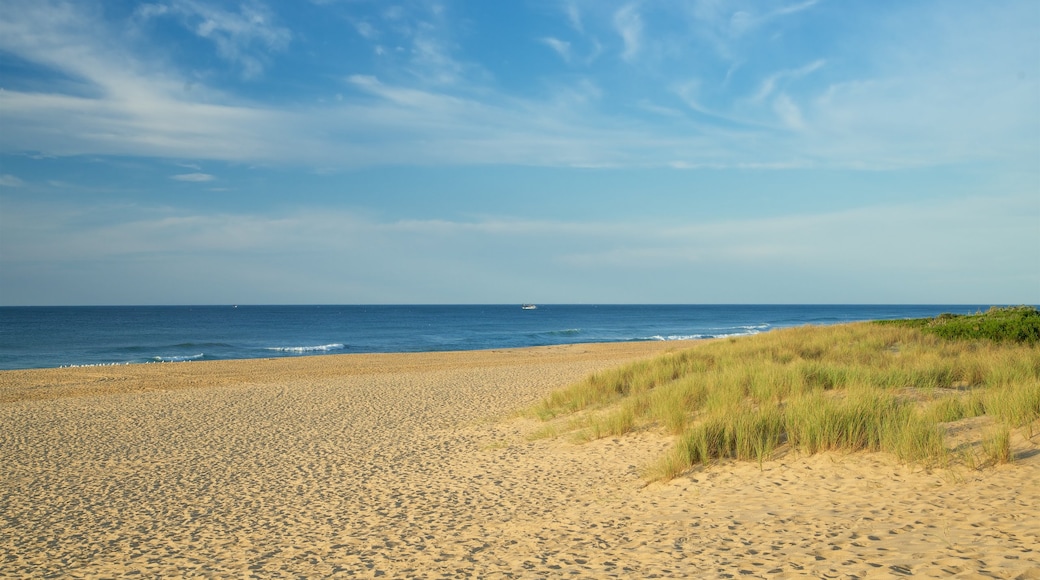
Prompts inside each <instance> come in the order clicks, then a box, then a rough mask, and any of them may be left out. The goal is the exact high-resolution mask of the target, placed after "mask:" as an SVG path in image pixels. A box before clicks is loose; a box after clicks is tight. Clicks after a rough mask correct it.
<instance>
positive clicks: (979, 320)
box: [878, 306, 1040, 344]
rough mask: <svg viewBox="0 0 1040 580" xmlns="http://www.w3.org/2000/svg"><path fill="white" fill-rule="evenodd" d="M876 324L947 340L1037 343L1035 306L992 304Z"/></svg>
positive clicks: (1039, 318)
mask: <svg viewBox="0 0 1040 580" xmlns="http://www.w3.org/2000/svg"><path fill="white" fill-rule="evenodd" d="M878 324H888V325H893V326H905V327H909V328H919V329H921V330H923V331H925V332H928V333H931V334H934V335H936V336H941V337H943V338H948V339H951V340H983V339H985V340H995V341H998V342H1004V341H1007V342H1022V343H1027V344H1038V343H1040V311H1037V309H1036V307H1035V306H1008V307H1003V308H1001V307H997V306H994V307H992V308H990V309H989V310H988V311H986V312H980V313H977V314H969V315H963V314H940V315H939V316H937V317H935V318H914V319H910V320H880V321H878Z"/></svg>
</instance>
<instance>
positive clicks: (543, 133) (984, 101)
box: [0, 0, 1038, 168]
mask: <svg viewBox="0 0 1040 580" xmlns="http://www.w3.org/2000/svg"><path fill="white" fill-rule="evenodd" d="M7 6H9V7H10V8H11V9H10V10H7V11H6V12H7V14H6V17H5V18H4V19H2V20H0V49H2V50H4V51H5V52H6V53H9V54H12V55H15V56H17V57H18V58H20V59H23V60H25V61H27V62H31V63H34V64H37V65H39V66H41V67H43V68H45V69H47V70H50V71H56V72H58V73H60V76H62V77H64V78H71V79H76V80H77V82H78V83H79V85H77V86H78V87H79V89H77V90H75V91H72V90H67V85H55V86H52V87H47V86H41V85H34V88H33V89H28V88H24V87H21V88H20V87H5V90H4V91H3V92H0V108H2V109H3V110H4V113H5V119H4V120H5V127H4V132H3V134H2V135H0V147H2V148H3V150H5V151H26V150H30V151H41V152H44V153H47V154H57V155H79V154H117V155H140V156H157V157H166V158H177V159H222V160H232V161H247V162H257V163H288V164H301V165H307V166H311V167H318V168H328V167H358V166H366V165H385V164H402V163H403V164H420V165H425V164H434V163H438V164H456V165H467V164H523V165H558V166H581V167H605V166H606V167H617V166H630V167H632V166H635V167H646V166H683V167H752V166H755V167H792V166H806V165H810V164H813V165H816V166H829V167H872V168H886V167H902V166H919V165H928V164H942V163H948V162H951V161H960V160H964V159H972V158H975V159H978V158H987V159H989V158H1003V157H1006V156H1008V155H1011V156H1012V157H1013V158H1016V159H1018V158H1024V157H1027V156H1028V155H1031V154H1034V153H1035V151H1036V146H1035V137H1034V136H1032V135H1031V134H1030V131H1034V130H1035V127H1036V125H1037V120H1036V116H1037V113H1036V107H1035V102H1036V95H1037V92H1038V91H1037V86H1038V83H1037V80H1036V79H1035V78H1034V77H1032V76H1029V74H1027V73H1028V71H1029V70H1032V69H1031V68H1030V67H1031V66H1032V64H1031V63H1029V62H1025V61H1023V62H1017V61H1016V60H1015V56H1014V55H1017V54H1019V53H1020V51H1018V52H1016V50H1018V49H1016V48H1014V47H1015V46H1017V44H1016V43H1017V41H1016V40H1014V39H1023V38H1028V37H1029V34H1030V30H1031V29H1029V26H1028V19H1022V18H1016V17H1015V16H1014V14H1009V15H1002V14H996V13H993V12H992V11H990V12H986V11H982V9H978V10H977V12H978V14H975V13H973V14H971V15H969V16H972V15H974V16H978V18H967V17H965V18H962V19H960V20H958V21H957V22H958V23H960V24H954V25H949V26H946V25H944V26H938V25H936V26H935V27H933V28H934V30H931V31H929V34H928V35H927V38H917V37H916V36H915V32H914V30H912V27H911V26H910V25H909V24H907V25H905V26H902V25H899V24H898V23H896V24H892V23H891V22H890V21H888V20H885V21H884V22H880V23H878V22H872V23H871V25H872V26H874V28H872V29H871V30H873V31H874V33H875V34H877V35H878V38H877V39H876V41H875V42H874V43H869V42H866V41H865V42H864V43H863V45H862V47H861V48H857V51H858V52H857V53H856V54H855V55H848V54H830V53H827V52H826V51H823V52H819V53H816V54H812V53H809V54H802V53H798V54H796V55H794V56H789V57H787V58H786V59H783V58H780V57H779V56H778V57H777V58H775V59H771V60H769V62H768V63H763V62H760V60H761V59H760V58H759V57H758V56H756V55H758V54H760V49H761V47H762V46H768V45H770V43H773V42H775V41H774V40H771V36H770V34H772V29H770V28H769V26H770V22H774V21H775V22H781V21H785V22H786V21H787V19H795V18H801V17H809V16H811V15H812V14H813V10H812V8H813V7H814V6H815V4H814V3H812V2H802V3H796V4H790V5H787V6H786V7H784V8H781V9H777V10H775V11H774V12H771V13H768V14H765V15H764V16H761V17H758V20H756V22H758V24H757V26H758V27H759V29H760V30H761V31H762V33H761V34H760V35H759V36H754V38H753V39H750V38H747V37H743V39H736V40H734V39H733V38H729V37H727V38H726V39H724V40H725V42H727V43H728V45H727V50H728V51H730V52H729V53H728V54H726V55H723V56H720V55H719V54H713V53H712V52H711V51H710V50H709V51H705V50H701V49H702V48H703V47H704V44H703V43H705V42H709V43H710V42H714V40H712V39H707V40H706V39H705V37H706V36H711V35H715V36H716V37H718V38H723V37H724V36H725V33H724V32H720V31H719V30H716V29H714V28H712V27H711V26H707V27H705V26H701V25H700V24H698V26H699V27H695V30H694V32H690V30H689V29H688V28H687V27H686V26H685V24H686V23H687V22H686V21H683V20H682V19H681V18H679V17H678V16H677V15H679V14H680V13H683V11H684V10H686V9H679V8H676V7H674V6H673V5H670V4H656V3H652V2H646V3H639V4H634V3H626V4H623V5H620V7H618V6H619V5H618V4H614V5H612V6H606V7H600V5H599V4H590V5H585V4H582V5H581V8H582V10H587V12H581V11H579V9H578V6H579V4H578V3H569V4H566V5H565V11H564V12H563V13H561V14H558V18H559V19H560V20H561V22H562V23H563V24H564V25H566V26H569V27H570V29H574V30H576V31H577V32H578V33H579V35H580V36H579V37H578V38H577V39H570V40H568V39H566V38H564V37H561V36H542V37H537V36H532V38H541V39H542V40H541V42H542V43H543V44H545V45H546V46H547V47H549V48H550V49H551V50H554V51H555V52H556V53H557V54H559V55H560V56H561V58H564V59H570V61H571V63H572V66H573V67H574V68H579V67H581V66H582V65H585V64H588V59H585V58H583V50H585V49H587V48H589V46H592V47H593V48H595V44H594V41H595V38H596V36H597V35H600V36H601V37H603V38H607V37H609V36H610V35H617V36H619V37H620V38H621V40H622V44H623V50H622V52H621V55H622V59H623V61H622V62H621V63H616V62H607V61H605V60H603V59H601V60H599V61H598V62H597V63H596V69H597V72H598V69H607V70H606V74H602V75H600V76H598V77H594V76H593V75H592V74H585V71H580V73H579V74H574V71H573V70H570V71H567V74H565V75H556V76H552V75H545V76H538V77H534V76H532V77H530V78H526V79H522V80H521V81H520V82H519V84H523V85H524V87H525V88H524V90H523V91H509V90H507V89H505V88H503V84H502V83H501V82H500V81H499V80H498V79H497V78H496V75H495V72H496V71H494V70H489V69H488V68H486V67H487V66H488V65H487V63H484V62H482V61H480V59H479V55H475V54H473V53H467V52H466V51H465V50H464V47H463V46H462V44H461V42H460V40H459V39H460V37H461V33H459V32H458V31H457V30H456V28H457V25H456V24H453V19H452V16H453V14H452V12H451V10H452V7H451V6H447V7H446V8H444V9H443V10H441V11H437V10H433V9H431V8H429V7H427V6H425V5H421V6H419V5H408V6H396V7H391V8H387V9H385V10H381V11H378V12H373V13H372V14H371V15H370V16H368V17H367V18H371V19H372V25H373V26H374V27H377V28H378V29H379V34H380V38H379V39H377V40H378V42H379V43H385V45H386V46H394V45H397V46H400V47H401V48H402V50H401V51H397V50H396V49H395V50H393V51H391V52H392V54H387V55H385V57H379V58H378V59H376V64H375V65H374V66H373V67H372V68H371V70H364V71H362V70H359V69H358V68H356V67H352V66H350V63H349V62H348V63H346V64H345V65H344V67H343V68H344V70H345V71H346V72H344V73H343V74H340V75H338V76H335V78H340V79H344V84H343V85H342V86H338V87H334V88H333V89H332V90H330V91H329V92H328V93H327V94H326V95H323V96H324V97H327V98H324V99H316V98H313V96H314V95H309V94H308V95H303V96H300V97H298V98H297V99H296V100H282V101H280V102H271V103H270V104H268V103H265V102H263V101H262V100H260V99H255V98H252V97H251V96H238V95H236V94H235V93H233V92H231V91H232V89H229V88H225V89H218V88H217V87H216V85H214V84H207V82H206V77H205V76H201V77H200V76H197V75H196V74H195V71H194V70H191V69H188V68H185V67H176V66H174V65H173V64H171V63H170V62H169V61H167V60H164V59H162V58H153V57H154V55H155V52H154V51H139V50H134V48H135V46H136V45H135V44H134V43H135V42H137V41H139V40H140V39H135V38H130V37H128V36H126V35H125V34H123V33H121V32H120V27H119V26H118V25H117V24H118V23H114V22H109V21H106V20H104V19H103V18H102V12H101V11H94V10H90V9H88V8H87V7H86V6H84V5H81V4H78V3H60V2H56V1H55V2H51V1H48V0H41V1H32V2H30V1H27V0H25V1H22V0H10V1H9V2H8V3H7ZM734 6H738V7H739V5H738V4H734V3H729V2H717V3H697V4H696V5H692V7H691V8H689V9H688V10H690V14H691V15H694V16H695V17H696V19H698V20H697V22H698V23H700V22H702V21H705V20H711V22H712V23H715V24H718V23H719V22H728V21H729V19H730V17H732V15H733V14H734V11H735V8H734ZM771 14H772V15H774V16H770V15H771ZM575 15H576V16H575ZM138 18H139V19H140V20H141V21H142V22H143V23H148V22H152V21H154V20H155V19H159V18H166V19H171V18H176V19H177V20H178V21H179V22H181V23H182V24H184V25H185V26H189V27H190V28H191V30H192V31H194V34H197V35H199V36H201V37H204V38H206V39H208V40H209V41H211V42H213V43H214V44H218V43H225V44H227V45H228V46H232V47H233V48H227V49H226V53H222V54H225V56H224V57H223V58H225V59H226V61H227V62H231V63H233V64H235V65H236V66H238V67H244V68H248V66H247V65H246V64H244V61H242V60H239V59H240V58H245V57H247V56H251V57H253V58H256V59H257V63H258V66H259V67H260V68H258V69H255V70H257V71H261V72H262V70H263V66H264V63H265V62H266V59H268V58H273V57H274V56H276V55H277V54H279V53H280V51H288V50H289V49H290V48H291V46H289V42H290V40H291V34H290V33H289V31H288V30H286V29H285V28H283V27H282V26H280V25H278V24H277V21H278V19H277V18H276V17H275V16H273V15H272V14H271V13H270V11H269V9H267V8H265V7H264V5H262V4H257V3H246V4H243V5H241V6H239V7H238V9H237V10H229V9H227V8H213V7H211V6H210V5H204V4H201V3H198V2H194V1H189V0H177V1H171V2H167V3H162V4H151V5H147V6H144V7H142V8H140V9H139V15H138ZM978 19H983V20H985V19H989V20H986V21H987V22H989V21H992V22H991V23H992V24H993V25H992V26H990V25H986V26H974V25H968V24H966V23H968V22H972V21H974V20H978ZM907 20H908V21H919V20H921V19H916V20H914V19H909V18H908V19H907ZM1023 20H1025V21H1026V22H1025V23H1023V22H1022V21H1023ZM675 22H678V23H680V24H683V26H679V25H677V24H674V23H675ZM998 24H999V26H998ZM377 25H378V26H377ZM712 26H714V24H713V25H712ZM363 30H367V29H363ZM997 30H999V31H1000V32H994V31H997ZM882 33H885V34H888V36H884V37H882V36H883V35H882ZM359 34H362V37H361V38H363V34H364V32H363V31H359ZM755 34H758V33H755ZM864 34H865V35H866V33H864ZM206 35H208V36H206ZM748 35H752V33H751V32H750V31H749V32H748ZM1004 37H1007V38H1004ZM713 38H714V37H713ZM892 38H895V39H896V40H892ZM377 40H371V39H370V40H368V41H365V42H370V43H373V44H372V46H375V44H374V43H376V42H377ZM752 40H754V42H752ZM720 42H721V41H720ZM741 42H747V43H749V44H747V45H746V46H745V45H743V44H740V43H741ZM756 42H757V43H758V44H755V43H756ZM889 45H894V46H900V47H905V49H904V51H903V52H900V53H899V54H895V53H894V52H893V51H894V50H895V49H893V48H889ZM822 46H823V47H824V49H826V50H831V51H834V50H838V49H840V48H841V47H840V46H830V45H822ZM749 47H750V48H749ZM980 47H981V48H980ZM751 48H755V49H756V50H751ZM219 50H223V49H219V48H218V53H219ZM236 51H237V52H236ZM741 51H746V52H741ZM652 56H653V58H657V59H659V60H660V62H655V63H652V64H653V66H652V67H644V66H642V65H644V64H646V63H645V62H644V61H646V60H651V57H652ZM852 57H855V58H856V59H859V60H862V61H865V62H866V63H867V66H864V67H861V68H859V69H855V70H852V69H848V68H846V69H842V68H841V67H842V65H841V63H842V62H845V61H847V60H848V59H849V58H852ZM843 59H845V60H844V61H843ZM774 61H775V62H774ZM737 63H739V66H738V65H737ZM632 65H639V66H632ZM610 67H616V68H610ZM649 69H652V70H649ZM951 70H957V71H962V72H961V73H958V74H951V73H950V72H949V71H951ZM965 71H967V73H966V74H965ZM1020 71H1027V72H1026V73H1022V74H1023V75H1024V76H1018V74H1019V72H1020ZM511 72H512V71H511ZM633 75H637V76H633ZM513 82H516V80H514V81H513ZM41 87H42V88H41ZM84 87H85V88H84ZM337 93H338V95H337ZM334 95H337V96H338V98H334ZM316 103H317V104H316ZM675 113H679V115H678V116H676V114H675ZM55 126H60V127H62V131H61V132H57V131H52V130H47V129H46V128H48V127H55ZM791 129H795V130H794V131H792V130H791Z"/></svg>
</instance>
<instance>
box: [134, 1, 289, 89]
mask: <svg viewBox="0 0 1040 580" xmlns="http://www.w3.org/2000/svg"><path fill="white" fill-rule="evenodd" d="M137 15H138V17H139V18H140V19H142V20H150V19H153V18H161V17H166V16H172V17H176V18H177V19H178V20H180V21H181V22H182V23H183V24H184V25H185V26H187V27H189V28H190V29H191V30H192V31H193V32H194V33H195V34H196V35H198V36H199V37H201V38H205V39H207V40H209V41H211V42H212V43H213V44H214V45H215V46H216V48H217V54H218V55H219V56H220V57H221V58H223V59H224V60H226V61H228V62H231V63H233V64H235V65H237V66H239V67H241V69H242V76H244V77H246V78H255V77H257V76H259V75H260V74H262V73H263V70H264V61H265V54H266V53H267V52H270V51H281V50H284V49H285V48H286V47H287V46H288V45H289V42H290V40H291V38H292V34H291V33H290V32H289V30H288V29H286V28H284V27H281V26H278V25H277V24H275V22H274V21H275V17H274V15H273V13H272V12H271V11H270V9H268V8H267V7H266V6H265V5H263V4H261V3H260V2H258V1H255V0H254V1H250V2H243V3H242V4H240V5H239V9H238V11H235V12H233V11H229V10H224V9H223V8H220V7H218V6H215V5H213V4H211V3H206V2H196V1H195V0H171V1H170V2H168V3H165V4H145V5H142V6H141V7H140V8H139V9H138V10H137Z"/></svg>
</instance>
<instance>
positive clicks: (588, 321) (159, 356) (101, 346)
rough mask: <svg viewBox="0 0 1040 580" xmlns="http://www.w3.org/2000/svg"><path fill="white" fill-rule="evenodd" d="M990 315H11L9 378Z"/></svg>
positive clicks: (795, 310) (136, 309) (274, 310)
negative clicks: (75, 369)
mask: <svg viewBox="0 0 1040 580" xmlns="http://www.w3.org/2000/svg"><path fill="white" fill-rule="evenodd" d="M988 307H989V306H988V305H956V306H950V305H945V306H944V305H905V306H899V305H848V306H841V305H818V306H812V305H602V306H596V305H539V307H538V308H537V309H535V310H522V309H521V308H520V305H490V306H489V305H473V306H98V307H72V306H69V307H3V308H0V369H24V368H46V367H60V366H78V365H106V364H128V363H150V362H180V361H200V360H220V359H250V358H269V357H293V356H314V355H323V354H341V353H372V352H420V351H446V350H478V349H491V348H512V347H526V346H544V345H555V344H570V343H580V342H620V341H639V340H679V339H696V338H714V337H724V336H743V335H751V334H757V333H760V332H764V331H768V330H771V329H775V328H783V327H789V326H801V325H806V324H816V325H823V324H837V323H842V322H852V321H857V320H877V319H892V318H919V317H926V316H935V315H938V314H941V313H943V312H952V313H960V314H968V313H973V312H977V311H979V310H986V309H987V308H988Z"/></svg>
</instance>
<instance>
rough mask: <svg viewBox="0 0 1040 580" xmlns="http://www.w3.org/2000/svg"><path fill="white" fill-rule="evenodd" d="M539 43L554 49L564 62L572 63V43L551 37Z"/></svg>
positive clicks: (542, 39) (541, 39)
mask: <svg viewBox="0 0 1040 580" xmlns="http://www.w3.org/2000/svg"><path fill="white" fill-rule="evenodd" d="M539 41H540V42H541V43H542V44H544V45H545V46H548V47H549V48H551V49H553V51H554V52H555V53H556V54H558V55H560V58H562V59H563V61H564V62H570V61H571V43H569V42H567V41H564V40H560V39H558V38H553V37H551V36H546V37H544V38H540V39H539Z"/></svg>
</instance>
